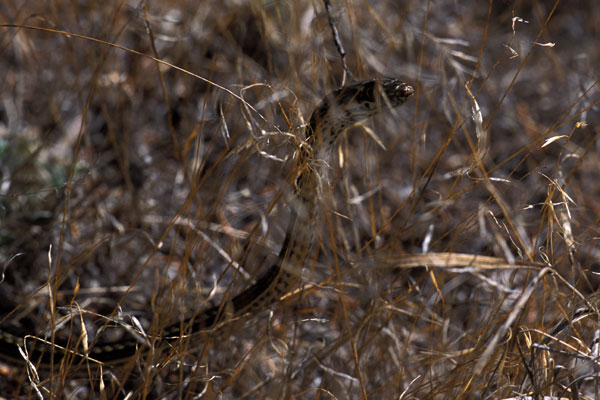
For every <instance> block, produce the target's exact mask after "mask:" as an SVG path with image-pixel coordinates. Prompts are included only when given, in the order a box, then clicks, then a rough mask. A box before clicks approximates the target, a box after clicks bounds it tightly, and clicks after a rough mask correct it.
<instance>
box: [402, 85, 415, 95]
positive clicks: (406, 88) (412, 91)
mask: <svg viewBox="0 0 600 400" xmlns="http://www.w3.org/2000/svg"><path fill="white" fill-rule="evenodd" d="M399 89H400V91H401V93H402V96H403V97H409V96H412V95H413V94H415V89H414V88H413V87H412V86H410V85H404V87H402V88H399Z"/></svg>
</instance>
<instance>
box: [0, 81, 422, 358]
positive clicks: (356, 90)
mask: <svg viewBox="0 0 600 400" xmlns="http://www.w3.org/2000/svg"><path fill="white" fill-rule="evenodd" d="M413 93H414V90H413V88H412V87H411V86H409V85H407V84H406V83H403V82H401V81H400V80H398V79H395V78H380V79H374V80H368V81H362V82H357V83H353V84H350V85H348V86H344V87H341V88H339V89H336V90H334V91H333V92H331V93H330V94H328V95H327V96H325V98H323V100H322V101H321V102H320V103H319V104H318V105H317V107H316V108H315V109H314V111H313V112H312V114H311V117H310V119H309V122H308V125H307V126H306V129H305V137H304V143H303V145H302V146H301V151H300V152H299V156H298V159H297V168H296V171H297V174H296V179H295V185H294V186H295V187H294V196H293V197H295V198H296V199H297V200H298V203H299V207H298V208H297V209H295V208H294V207H292V215H291V218H290V222H289V225H288V228H287V230H286V234H285V238H284V241H283V243H282V246H281V250H280V252H279V255H278V257H277V260H276V261H275V263H274V264H273V265H272V266H271V267H270V268H268V269H267V270H266V271H265V273H264V274H263V275H262V276H261V277H260V278H259V279H258V280H257V281H256V282H255V283H254V284H252V285H251V286H249V287H248V288H247V289H245V290H244V291H242V292H241V293H239V294H237V295H236V296H234V297H233V298H231V299H230V300H228V301H227V300H225V301H224V302H222V305H221V306H215V307H212V308H209V309H207V310H204V311H202V312H201V313H199V314H198V315H196V316H195V317H193V318H190V319H188V320H186V321H184V323H183V325H182V324H181V323H176V324H173V325H170V326H168V327H167V328H165V329H164V330H163V331H162V332H161V337H162V340H163V341H174V340H176V339H179V338H180V337H182V336H183V335H184V333H193V332H201V331H207V330H211V329H212V328H213V327H215V326H216V325H217V324H218V323H219V322H222V320H223V319H224V318H226V317H230V318H235V317H241V316H243V315H247V314H249V315H253V314H255V313H257V312H258V311H261V310H263V309H265V308H268V307H269V306H270V305H272V304H273V303H275V302H277V301H278V300H279V299H280V298H281V297H282V296H283V295H284V294H286V293H287V292H289V291H290V290H291V289H292V288H294V287H295V286H296V285H297V284H298V281H299V278H298V274H297V273H295V272H294V271H297V270H299V269H300V268H302V267H303V265H304V261H305V260H306V257H307V254H308V253H309V251H310V247H311V244H312V242H313V241H314V233H313V231H314V229H312V227H311V225H312V224H313V223H314V222H313V221H314V219H315V218H314V216H315V213H316V210H317V207H316V200H317V198H318V177H317V172H316V171H317V165H316V162H315V160H317V159H318V158H319V157H320V156H321V154H322V151H326V152H327V151H330V150H331V148H332V147H333V144H334V143H335V141H336V139H337V138H338V137H339V135H340V134H341V133H342V132H343V131H344V130H345V129H346V128H348V127H350V126H352V125H354V124H356V123H358V122H361V121H363V120H366V119H367V118H369V117H371V116H373V115H375V114H377V113H379V112H381V111H382V110H385V109H390V108H393V107H397V106H399V105H402V104H403V103H404V102H405V101H406V100H407V99H408V98H409V97H410V96H411V95H412V94H413ZM182 328H183V330H182ZM32 341H33V342H37V341H36V340H28V344H30V343H31V342H32ZM24 345H25V340H24V335H15V334H13V333H9V332H8V331H5V330H2V329H0V356H4V357H5V358H6V359H10V360H14V359H21V361H22V355H21V351H20V350H19V346H20V347H21V348H23V347H24ZM146 346H147V345H146V344H143V343H140V342H139V341H137V340H134V339H126V340H123V341H121V342H118V343H97V344H95V345H94V346H92V347H91V348H90V349H89V351H88V352H87V354H86V355H85V356H84V357H89V358H91V359H94V360H97V361H100V362H103V363H115V364H116V363H118V361H119V360H127V359H129V358H130V357H131V356H133V355H135V354H136V353H137V352H138V351H140V349H143V348H144V347H146ZM28 347H29V346H28ZM66 347H68V346H67V345H66V344H62V345H60V346H56V345H55V347H54V349H52V348H50V346H49V345H48V344H45V343H35V348H34V349H29V352H28V357H29V359H30V360H32V361H33V362H39V363H41V364H45V363H50V362H54V363H57V362H59V361H60V360H61V359H62V358H63V357H64V356H65V354H66V351H65V350H64V348H66ZM71 347H73V346H72V345H71ZM68 352H69V353H70V354H78V355H81V354H79V353H73V352H72V351H68Z"/></svg>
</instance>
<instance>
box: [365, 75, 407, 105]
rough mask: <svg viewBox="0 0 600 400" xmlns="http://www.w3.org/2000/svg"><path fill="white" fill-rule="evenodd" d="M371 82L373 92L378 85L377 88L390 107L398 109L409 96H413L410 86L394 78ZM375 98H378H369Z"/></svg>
mask: <svg viewBox="0 0 600 400" xmlns="http://www.w3.org/2000/svg"><path fill="white" fill-rule="evenodd" d="M371 82H374V84H373V86H374V90H377V86H378V85H379V88H380V89H382V90H383V93H385V98H387V101H389V102H390V106H392V107H398V106H400V105H402V104H404V102H405V101H406V100H408V98H409V97H410V96H412V95H413V94H415V89H414V88H413V87H412V86H410V85H408V84H406V83H404V82H402V81H401V80H399V79H396V78H381V79H379V80H377V79H376V80H374V81H371ZM377 97H378V96H373V95H372V96H371V98H377ZM384 100H385V99H384Z"/></svg>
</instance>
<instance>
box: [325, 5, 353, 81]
mask: <svg viewBox="0 0 600 400" xmlns="http://www.w3.org/2000/svg"><path fill="white" fill-rule="evenodd" d="M323 3H325V11H327V20H328V21H329V26H330V27H331V33H332V34H333V41H334V42H335V47H336V48H337V50H338V53H340V57H341V58H342V65H343V67H344V78H343V79H342V86H344V85H345V84H346V77H348V78H349V79H350V80H352V79H354V77H353V75H352V71H350V68H348V65H347V64H346V50H344V46H343V45H342V41H341V40H340V34H339V32H338V29H337V26H336V25H335V21H334V20H333V16H332V14H331V2H330V1H329V0H323Z"/></svg>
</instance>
